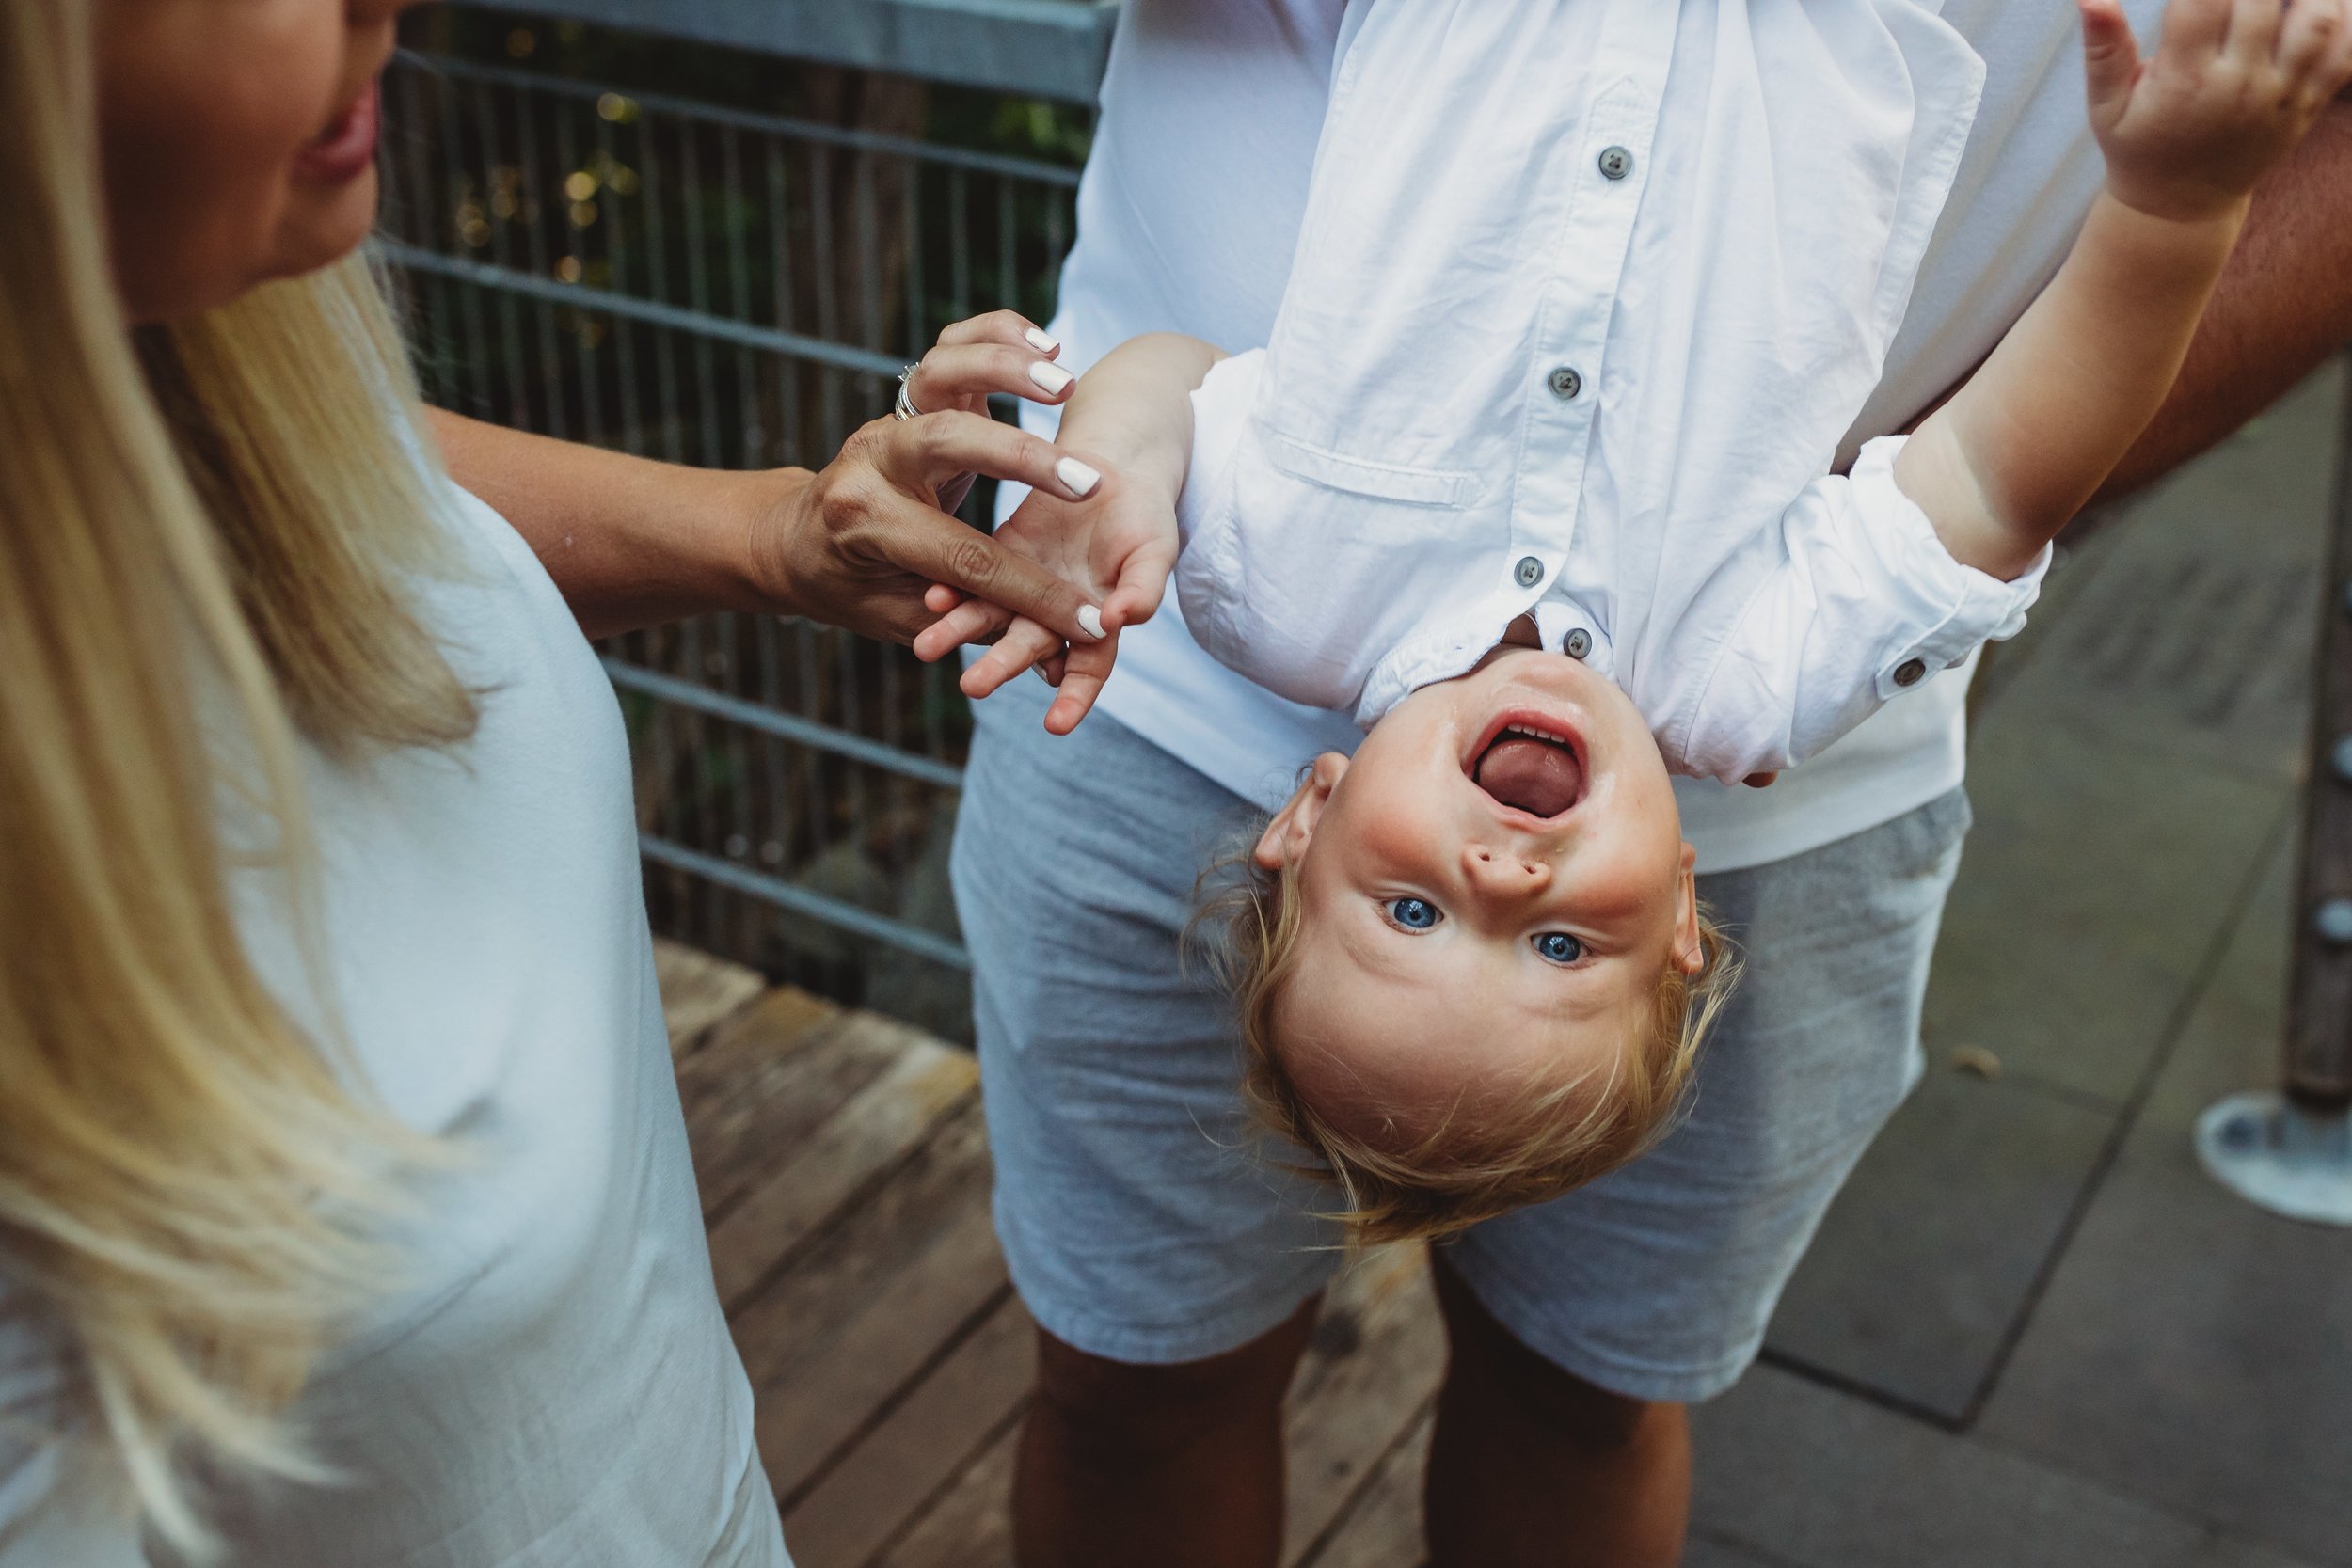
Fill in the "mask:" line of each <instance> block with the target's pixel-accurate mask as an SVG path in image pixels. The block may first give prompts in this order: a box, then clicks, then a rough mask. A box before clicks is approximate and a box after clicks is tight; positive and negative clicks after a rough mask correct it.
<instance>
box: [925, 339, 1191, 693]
mask: <svg viewBox="0 0 2352 1568" xmlns="http://www.w3.org/2000/svg"><path fill="white" fill-rule="evenodd" d="M1224 357H1225V356H1224V354H1223V353H1222V352H1221V351H1219V350H1217V349H1216V348H1213V347H1211V346H1210V345H1209V344H1207V343H1204V342H1202V341H1200V340H1199V339H1197V338H1186V337H1182V336H1180V335H1178V334H1175V333H1154V334H1152V335H1150V336H1147V337H1142V338H1136V339H1133V340H1130V341H1127V342H1125V343H1122V344H1120V346H1119V347H1118V348H1116V349H1113V350H1112V351H1111V352H1110V353H1109V354H1107V355H1104V356H1103V358H1102V360H1101V361H1100V362H1099V363H1098V364H1096V365H1095V367H1094V368H1093V369H1092V370H1090V371H1089V372H1087V373H1086V374H1085V375H1084V376H1083V377H1081V378H1080V379H1079V382H1078V386H1077V388H1076V389H1075V390H1074V391H1073V392H1072V393H1071V394H1070V398H1069V401H1068V402H1067V403H1066V404H1063V407H1062V416H1061V429H1060V432H1059V433H1058V435H1057V436H1056V437H1055V444H1056V445H1057V446H1058V447H1060V448H1061V450H1063V451H1072V452H1076V453H1078V454H1079V455H1080V456H1081V457H1085V458H1089V459H1094V460H1096V462H1097V466H1098V467H1101V468H1102V469H1103V470H1104V475H1105V478H1104V483H1103V484H1102V486H1101V488H1099V489H1097V490H1094V491H1091V492H1089V494H1088V496H1087V498H1086V499H1085V500H1083V501H1081V502H1072V501H1069V500H1065V499H1060V498H1058V497H1054V496H1049V495H1047V494H1045V493H1044V492H1043V491H1032V492H1031V493H1030V495H1029V497H1028V499H1026V500H1025V501H1023V502H1022V503H1021V507H1020V510H1018V511H1016V512H1015V513H1014V514H1013V515H1012V516H1010V517H1009V518H1008V519H1007V520H1006V522H1005V525H1004V526H1003V527H1002V528H1000V529H998V530H997V531H996V538H997V541H998V542H999V543H1001V544H1004V545H1006V546H1010V547H1011V548H1012V549H1014V550H1016V551H1018V552H1020V553H1021V554H1023V555H1025V556H1027V557H1029V558H1030V559H1031V560H1033V561H1035V562H1039V563H1040V564H1041V565H1043V566H1045V567H1046V568H1047V569H1049V570H1050V571H1052V572H1054V573H1055V574H1056V575H1057V576H1058V577H1060V578H1062V579H1063V580H1065V581H1067V582H1070V583H1072V584H1073V585H1082V588H1083V591H1084V592H1085V593H1087V594H1089V597H1092V596H1096V595H1100V597H1101V599H1102V605H1103V611H1102V613H1103V630H1104V634H1105V635H1104V637H1103V638H1102V639H1101V640H1100V641H1094V642H1089V643H1086V644H1083V645H1079V646H1074V647H1073V646H1067V645H1066V644H1065V643H1064V642H1063V641H1062V639H1061V638H1060V636H1059V635H1057V633H1055V632H1053V631H1052V630H1050V629H1048V628H1047V627H1044V626H1040V625H1038V624H1037V623H1035V622H1033V621H1030V620H1027V619H1025V618H1024V617H1020V616H1015V615H1013V614H1011V613H1009V612H1008V611H1006V610H1002V609H1000V608H998V607H997V606H995V605H993V604H990V603H988V602H986V601H985V600H982V599H973V598H964V597H963V596H962V595H961V594H957V593H956V592H955V591H954V590H952V589H946V588H934V589H932V590H931V592H930V594H929V595H928V596H927V597H926V600H925V603H926V604H927V605H928V606H929V607H930V609H931V610H933V611H934V612H936V613H938V614H939V615H940V619H939V620H938V621H936V622H934V623H933V624H932V625H931V626H929V627H927V628H925V630H924V631H923V632H922V634H921V635H920V636H918V637H917V638H916V639H915V640H914V651H915V653H916V654H917V655H918V656H919V657H923V658H927V659H935V658H941V657H946V655H947V654H949V653H951V652H953V651H954V650H955V649H956V648H959V647H961V646H962V645H963V644H965V643H967V642H986V641H990V640H991V639H993V640H994V645H993V646H992V647H991V648H990V649H989V650H988V652H987V653H985V654H983V655H982V656H981V657H979V658H978V659H977V660H975V661H974V662H973V664H972V665H971V667H970V668H969V669H967V670H965V671H964V673H963V679H962V683H961V685H962V689H963V692H964V694H965V695H966V696H968V697H974V698H978V697H985V696H987V695H988V694H989V693H990V692H992V691H994V690H995V689H997V688H998V687H1000V686H1002V685H1004V683H1005V682H1007V681H1009V680H1011V679H1012V678H1013V677H1014V676H1016V675H1018V674H1020V673H1022V672H1023V671H1024V670H1026V669H1029V668H1031V667H1032V666H1034V667H1036V668H1037V669H1038V670H1040V671H1041V673H1043V674H1044V675H1045V677H1046V678H1047V679H1048V680H1050V681H1052V682H1053V683H1054V684H1055V685H1056V686H1057V687H1058V688H1060V693H1059V695H1058V696H1057V698H1056V699H1055V701H1054V705H1053V706H1052V707H1051V708H1050V709H1049V710H1048V711H1047V713H1046V716H1045V727H1046V728H1047V729H1049V730H1051V731H1053V732H1054V733H1055V734H1057V735H1067V734H1069V733H1070V732H1071V731H1072V730H1073V729H1075V728H1076V727H1077V725H1078V721H1080V720H1081V719H1084V718H1085V717H1086V715H1087V712H1088V710H1089V708H1091V707H1092V706H1093V705H1094V698H1095V696H1096V694H1097V693H1099V692H1100V691H1101V690H1102V688H1103V682H1104V678H1105V677H1107V676H1108V675H1109V673H1110V671H1111V666H1112V664H1113V663H1114V662H1115V661H1116V660H1117V658H1118V656H1119V632H1120V628H1121V627H1123V626H1134V625H1136V623H1138V622H1142V621H1148V620H1150V619H1151V618H1152V613H1153V612H1154V611H1156V610H1158V609H1159V606H1160V599H1161V596H1162V594H1164V593H1165V592H1166V591H1167V587H1168V573H1169V571H1170V570H1171V569H1173V567H1174V566H1175V564H1176V551H1177V546H1178V538H1177V526H1176V503H1177V501H1178V499H1180V498H1181V497H1182V496H1183V494H1184V476H1185V470H1186V468H1187V467H1188V466H1189V465H1190V462H1191V459H1192V436H1193V431H1192V398H1191V394H1192V391H1193V389H1194V388H1197V387H1199V386H1200V383H1201V381H1202V379H1203V378H1205V377H1206V376H1207V375H1208V373H1209V371H1210V368H1211V367H1212V366H1214V365H1216V362H1217V361H1218V360H1220V359H1222V358H1224Z"/></svg>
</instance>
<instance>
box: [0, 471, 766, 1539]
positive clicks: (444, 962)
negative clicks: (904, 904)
mask: <svg viewBox="0 0 2352 1568" xmlns="http://www.w3.org/2000/svg"><path fill="white" fill-rule="evenodd" d="M453 514H454V522H453V529H454V531H456V532H457V533H458V534H459V535H460V537H461V538H462V540H463V541H464V544H465V548H466V554H467V556H468V558H469V571H468V573H467V574H466V577H465V578H464V579H463V580H460V581H453V582H449V583H443V584H438V585H436V586H435V587H433V588H432V589H431V590H430V591H429V593H428V595H427V597H426V600H425V609H426V611H427V613H428V616H429V618H430V619H431V621H432V622H433V623H434V624H435V625H436V626H437V627H438V628H440V629H441V630H442V631H443V632H444V633H445V635H446V636H447V637H448V638H449V639H450V640H451V641H452V643H453V662H454V664H455V666H456V668H457V670H458V672H459V673H460V674H461V676H462V677H463V678H464V679H465V680H466V681H467V682H468V684H469V685H470V686H472V687H474V688H475V689H478V690H480V691H481V692H482V693H483V697H482V723H481V729H480V731H479V733H478V734H477V735H476V736H474V738H473V739H472V741H471V742H470V743H469V744H468V745H466V746H464V747H462V748H460V749H458V750H456V751H454V752H422V751H419V752H401V753H397V754H394V755H391V756H389V757H384V758H382V759H380V760H377V761H374V762H373V763H371V764H369V765H367V766H366V767H364V768H358V769H355V770H350V771H344V770H338V769H336V768H332V767H330V766H328V765H326V763H324V762H318V763H316V764H315V765H314V766H313V767H312V768H310V802H311V807H312V810H313V812H314V814H315V817H316V823H317V832H318V836H319V840H320V847H321V851H322V853H323V856H324V859H325V911H324V912H325V935H326V943H325V945H326V961H327V964H328V966H329V967H330V968H331V982H332V985H333V987H334V990H335V992H336V995H335V997H334V1002H335V1004H336V1006H337V1007H338V1009H339V1016H340V1018H341V1020H342V1024H343V1028H344V1031H345V1034H346V1037H347V1038H348V1039H349V1041H350V1045H351V1048H352V1050H353V1052H354V1053H355V1054H356V1058H357V1063H358V1069H359V1070H360V1072H361V1073H362V1074H363V1075H364V1077H365V1078H366V1080H367V1082H368V1084H369V1085H371V1086H372V1088H373V1092H374V1093H375V1095H377V1096H378V1097H379V1099H380V1100H381V1101H382V1102H383V1103H384V1104H385V1105H387V1106H388V1107H389V1109H390V1110H391V1111H392V1112H393V1113H394V1114H396V1115H397V1116H398V1117H400V1118H401V1119H402V1120H403V1121H405V1122H406V1123H407V1124H408V1125H410V1126H412V1127H416V1128H420V1129H424V1130H427V1131H430V1132H435V1133H438V1134H443V1135H445V1136H448V1137H450V1138H453V1139H454V1140H457V1141H458V1142H459V1143H460V1144H461V1145H462V1146H463V1147H464V1148H466V1149H468V1150H469V1151H470V1153H471V1156H472V1163H471V1164H469V1166H468V1167H466V1168H463V1169H461V1170H459V1171H457V1172H455V1173H454V1174H451V1175H446V1176H442V1177H437V1178H436V1179H435V1180H433V1181H432V1182H431V1183H429V1184H426V1185H424V1186H423V1188H422V1190H421V1196H422V1197H423V1199H424V1203H425V1208H424V1211H423V1212H422V1214H421V1218H419V1219H418V1220H417V1221H416V1223H415V1225H414V1228H413V1231H412V1232H411V1233H410V1234H408V1235H407V1236H406V1237H405V1239H404V1240H403V1242H402V1245H403V1246H404V1247H405V1261H406V1271H405V1272H406V1277H405V1282H404V1284H403V1286H402V1288H400V1289H398V1290H397V1291H393V1292H392V1293H390V1294H389V1295H387V1296H386V1297H385V1298H384V1299H383V1300H382V1301H380V1302H378V1303H376V1304H375V1305H374V1307H373V1309H372V1310H371V1311H370V1312H369V1313H368V1314H367V1317H366V1321H365V1322H364V1323H362V1324H361V1325H360V1326H359V1328H358V1332H357V1333H356V1334H355V1335H354V1336H353V1337H351V1338H348V1339H347V1340H346V1341H345V1342H343V1343H342V1344H341V1345H340V1346H339V1347H338V1348H337V1349H336V1350H334V1351H333V1352H332V1353H331V1354H329V1355H328V1356H327V1357H326V1360H325V1362H324V1363H323V1364H322V1365H321V1367H320V1368H319V1370H318V1372H317V1374H316V1375H315V1377H314V1378H313V1379H312V1381H311V1384H310V1387H309V1389H308V1391H307V1392H306V1393H305V1395H304V1396H303V1398H302V1400H301V1402H300V1403H299V1406H298V1409H297V1412H296V1414H297V1416H298V1417H299V1418H300V1419H301V1421H302V1422H303V1424H304V1425H305V1426H306V1427H307V1428H308V1429H309V1430H310V1432H312V1433H315V1434H316V1449H317V1451H318V1453H319V1454H320V1456H321V1457H323V1458H325V1459H326V1461H328V1462H329V1463H330V1464H332V1465H337V1466H338V1467H340V1468H341V1469H342V1471H343V1472H344V1473H345V1475H346V1476H347V1477H348V1478H349V1479H348V1481H346V1482H345V1483H344V1484H342V1485H338V1486H334V1487H327V1488H306V1487H297V1486H291V1485H272V1486H267V1487H260V1488H253V1489H231V1490H230V1491H228V1492H226V1493H225V1494H224V1495H222V1496H221V1497H220V1498H219V1499H218V1501H217V1505H216V1509H215V1513H216V1516H217V1517H218V1519H219V1520H220V1522H221V1524H222V1526H223V1528H225V1530H226V1532H227V1534H228V1536H229V1539H230V1552H229V1557H228V1560H229V1561H230V1562H233V1563H235V1564H237V1565H238V1568H395V1565H397V1568H656V1565H659V1568H787V1564H788V1560H787V1557H786V1554H785V1550H784V1542H783V1537H782V1534H781V1531H780V1529H779V1527H778V1524H777V1517H776V1510H775V1506H774V1504H773V1502H772V1501H771V1497H770V1494H769V1489H768V1485H767V1481H766V1479H765V1477H764V1475H763V1474H762V1472H761V1469H760V1465H759V1463H758V1457H757V1454H756V1452H755V1449H754V1447H753V1441H752V1399H751V1388H750V1386H749V1384H748V1382H747V1380H746V1379H745V1377H744V1373H743V1370H742V1365H741V1363H740V1361H739V1359H738V1358H737V1355H736V1353H735V1349H734V1346H733V1345H732V1343H731V1342H730V1341H729V1338H728V1335H727V1326H726V1323H725V1321H724V1318H723V1315H722V1313H721V1310H720V1307H719V1302H718V1299H717V1296H716V1293H715V1291H714V1289H713V1287H712V1283H711V1272H710V1259H709V1256H708V1254H707V1250H706V1248H705V1243H704V1239H703V1226H702V1213H701V1208H700V1205H699V1203H698V1202H697V1200H696V1196H695V1189H694V1175H693V1170H692V1167H691V1164H690V1162H689V1158H688V1153H687V1144H686V1129H685V1123H684V1120H683V1118H682V1117H681V1115H680V1112H679V1107H678V1098H677V1090H676V1085H675V1081H674V1079H673V1077H672V1069H671V1062H670V1053H669V1048H668V1043H667V1038H666V1036H665V1033H664V1030H663V1027H662V1020H661V1006H660V997H659V995H658V994H657V992H656V990H655V984H654V971H653V959H652V951H651V945H650V942H649V939H648V934H647V930H646V925H645V913H644V897H643V894H642V891H641V887H640V882H639V873H638V861H637V838H636V831H635V816H634V812H633V809H632V806H631V800H630V793H631V792H630V772H629V762H628V744H627V737H626V736H625V734H624V732H623V727H622V722H621V714H620V709H619V707H618V705H617V704H616V703H615V701H614V698H613V693H612V687H611V685H610V683H609V682H608V681H607V680H606V678H605V676H604V673H603V672H602V671H601V670H600V669H599V668H598V665H597V662H596V657H595V655H594V653H593V652H592V651H591V650H590V648H589V646H588V644H587V643H586V642H585V641H583V640H582V638H581V636H580V630H579V627H578V626H576V625H575V623H574V622H573V620H572V617H571V614H570V613H569V611H568V610H566V609H565V608H564V601H563V599H562V598H561V597H560V596H559V595H558V594H557V593H556V590H555V586H554V584H553V583H552V582H550V581H549V580H548V576H547V574H546V572H545V571H543V570H542V569H541V567H540V565H539V562H538V561H537V560H536V559H535V558H534V557H533V556H532V552H531V551H530V549H529V548H528V547H527V546H525V545H524V543H523V541H522V540H521V539H520V538H519V537H518V536H517V535H516V533H515V532H514V531H513V530H512V529H510V528H509V527H507V525H506V524H505V522H504V521H503V520H501V518H500V517H498V516H497V515H495V514H494V513H492V512H491V511H490V510H489V509H488V508H487V507H485V506H484V505H483V504H482V503H481V502H479V501H477V500H475V499H472V498H471V497H459V498H457V499H456V501H455V504H454V506H453ZM240 893H241V895H245V896H244V897H243V902H244V903H245V905H246V909H245V911H244V914H245V928H246V938H247V944H248V947H249V948H250V949H251V950H252V951H253V953H254V954H255V957H256V959H257V961H258V962H259V963H260V965H261V967H262V971H263V974H264V975H265V977H267V978H269V979H270V980H271V982H272V984H273V986H274V987H275V988H276V989H277V990H278V991H279V993H280V994H281V995H282V996H284V997H286V998H287V999H288V1002H289V1006H292V1007H293V1008H294V1011H295V1013H296V1015H297V1016H298V1017H310V1016H315V1009H316V999H315V997H314V996H313V995H312V993H311V988H309V987H307V986H306V985H305V984H304V983H303V981H302V979H301V974H302V971H301V968H300V966H299V965H298V964H297V963H296V962H295V960H294V954H293V952H292V950H291V947H290V944H289V942H288V932H287V930H286V927H285V926H284V923H283V922H282V921H281V920H280V919H279V918H278V915H277V914H276V913H275V912H274V911H273V910H272V908H271V906H270V904H269V902H268V900H267V899H266V898H264V897H262V895H261V894H262V890H261V888H260V887H259V885H258V884H256V885H252V886H247V887H245V888H241V889H240ZM0 1092H4V1091H0ZM5 1288H6V1280H5V1277H4V1276H0V1308H5V1306H6V1301H5ZM65 1375H66V1369H64V1368H62V1367H61V1366H60V1365H59V1363H58V1360H57V1355H56V1349H55V1347H54V1346H53V1344H52V1343H51V1342H50V1341H49V1340H47V1339H46V1338H43V1337H42V1336H41V1335H40V1332H39V1330H38V1328H37V1327H36V1326H35V1325H31V1324H28V1323H24V1321H22V1319H9V1318H8V1317H6V1316H5V1315H0V1564H5V1565H6V1568H67V1565H69V1564H70V1565H72V1568H133V1565H135V1564H146V1563H149V1562H151V1561H155V1562H161V1561H166V1560H171V1559H170V1557H169V1554H168V1553H166V1552H164V1551H163V1550H161V1549H160V1548H159V1547H156V1546H155V1545H154V1544H152V1543H149V1544H147V1545H146V1546H145V1547H144V1548H143V1547H142V1544H141V1542H140V1540H139V1539H138V1536H137V1534H136V1532H135V1529H134V1528H132V1526H131V1525H130V1523H129V1522H128V1520H127V1519H126V1517H125V1516H124V1514H123V1513H122V1512H121V1509H120V1506H119V1496H120V1492H119V1486H118V1484H117V1483H116V1480H115V1478H114V1477H112V1476H110V1475H109V1474H108V1473H107V1468H106V1465H105V1457H106V1456H105V1455H104V1453H103V1450H93V1449H90V1448H87V1447H84V1448H80V1449H77V1448H76V1447H74V1446H73V1445H70V1444H60V1443H56V1442H52V1441H43V1440H42V1439H41V1438H40V1436H39V1435H38V1434H39V1433H41V1432H43V1431H44V1430H54V1428H55V1424H56V1420H57V1419H58V1418H59V1411H58V1409H57V1406H56V1402H55V1396H56V1392H57V1390H58V1389H59V1388H60V1387H61V1386H63V1384H64V1381H65ZM148 1553H152V1554H153V1555H152V1556H150V1555H148Z"/></svg>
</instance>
